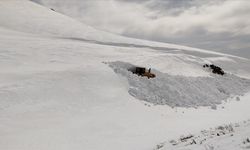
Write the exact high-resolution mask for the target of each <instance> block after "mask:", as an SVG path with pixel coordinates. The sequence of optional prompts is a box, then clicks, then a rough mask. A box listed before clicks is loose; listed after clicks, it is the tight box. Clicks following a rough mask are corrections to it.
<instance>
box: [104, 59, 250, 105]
mask: <svg viewBox="0 0 250 150" xmlns="http://www.w3.org/2000/svg"><path fill="white" fill-rule="evenodd" d="M109 64H110V66H111V67H112V68H113V69H114V71H115V72H116V73H118V74H121V75H123V76H124V77H126V78H127V79H128V82H129V85H130V88H129V91H128V92H129V93H130V94H131V95H132V96H134V97H136V98H137V99H140V100H145V101H147V102H150V103H153V104H156V105H165V104H167V105H169V106H171V107H175V106H176V107H197V106H213V107H212V108H215V106H214V105H216V104H221V102H222V101H223V100H226V99H227V98H229V97H230V96H235V95H242V94H244V93H245V92H247V91H248V90H249V89H250V80H248V79H244V78H240V77H237V76H235V75H231V74H226V75H224V76H221V75H212V77H185V76H173V75H169V74H167V73H162V72H160V71H158V70H154V69H153V70H152V72H153V73H155V74H156V78H153V79H148V78H146V77H141V76H138V75H136V74H133V73H132V72H130V71H128V70H129V69H130V68H132V67H135V66H134V65H132V64H129V63H126V62H120V61H118V62H110V63H109Z"/></svg>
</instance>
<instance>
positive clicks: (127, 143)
mask: <svg viewBox="0 0 250 150" xmlns="http://www.w3.org/2000/svg"><path fill="white" fill-rule="evenodd" d="M93 19H97V18H93ZM104 62H108V64H105V63H104ZM204 64H216V65H218V66H220V67H222V68H223V70H224V71H225V72H226V73H227V74H226V75H225V76H219V75H214V74H212V73H211V72H210V71H209V70H206V69H204V68H203V67H202V65H204ZM249 64H250V61H249V60H248V59H244V58H241V57H236V56H232V55H227V54H222V53H215V52H211V51H208V50H201V49H196V48H191V47H186V46H180V45H173V44H168V43H158V42H151V41H144V40H139V39H131V38H126V37H122V36H119V35H115V34H112V33H107V32H104V31H100V30H98V29H95V28H92V27H90V26H88V25H85V24H83V23H81V22H79V21H78V20H75V19H73V18H70V17H68V16H66V15H63V14H60V13H58V12H56V11H52V10H51V9H50V8H46V7H44V6H42V5H39V4H36V3H34V2H31V1H28V0H1V1H0V68H1V70H0V149H3V150H34V149H36V150H69V149H74V150H82V149H91V150H106V149H108V150H117V149H119V150H131V149H135V150H153V149H154V148H155V146H156V145H157V144H159V143H160V142H161V141H166V140H168V139H175V138H176V137H179V136H180V135H182V134H185V135H186V134H187V133H197V132H199V131H201V130H203V129H208V128H210V127H215V126H219V125H222V124H230V123H237V122H240V121H243V120H247V119H249V118H250V112H249V106H250V101H249V98H250V93H249V88H250V87H249V86H250V85H249V84H250V82H249V79H250V67H249V66H250V65H249ZM131 65H134V66H142V67H146V68H152V71H153V72H154V73H155V74H156V78H154V79H147V78H143V77H139V76H137V75H134V74H132V73H131V72H128V71H127V68H128V67H129V66H131ZM162 104H164V105H162ZM204 106H209V107H204ZM210 106H212V108H217V109H216V110H215V109H211V107H210ZM194 107H195V108H194ZM244 129H248V128H244ZM241 133H242V132H239V134H238V136H237V137H240V136H241ZM244 136H245V135H244ZM246 136H249V134H248V133H247V135H246ZM166 146H167V145H166ZM222 146H223V145H222ZM224 146H225V145H224ZM167 148H168V147H167ZM237 148H238V147H237ZM232 149H233V148H232ZM242 149H243V148H242Z"/></svg>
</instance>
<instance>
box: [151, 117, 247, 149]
mask: <svg viewBox="0 0 250 150" xmlns="http://www.w3.org/2000/svg"><path fill="white" fill-rule="evenodd" d="M187 149H190V150H229V149H232V150H239V149H250V121H249V120H248V121H244V122H241V123H234V124H229V125H221V126H218V127H216V128H214V129H209V130H202V131H201V132H200V133H199V134H195V135H193V134H189V135H187V136H181V137H180V138H179V139H176V140H169V141H168V142H162V143H160V144H158V145H157V146H156V148H155V149H154V150H187Z"/></svg>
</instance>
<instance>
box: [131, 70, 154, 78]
mask: <svg viewBox="0 0 250 150" xmlns="http://www.w3.org/2000/svg"><path fill="white" fill-rule="evenodd" d="M129 71H131V72H132V73H134V74H137V75H138V76H142V77H148V79H149V78H155V74H153V73H151V68H149V69H148V70H147V69H146V68H144V67H132V68H130V69H129Z"/></svg>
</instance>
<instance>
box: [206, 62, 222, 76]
mask: <svg viewBox="0 0 250 150" xmlns="http://www.w3.org/2000/svg"><path fill="white" fill-rule="evenodd" d="M203 68H210V69H211V70H212V72H213V73H214V74H219V75H222V76H223V75H224V74H225V72H224V71H223V70H222V69H221V68H220V67H218V66H215V65H214V64H211V65H209V64H205V65H203Z"/></svg>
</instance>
